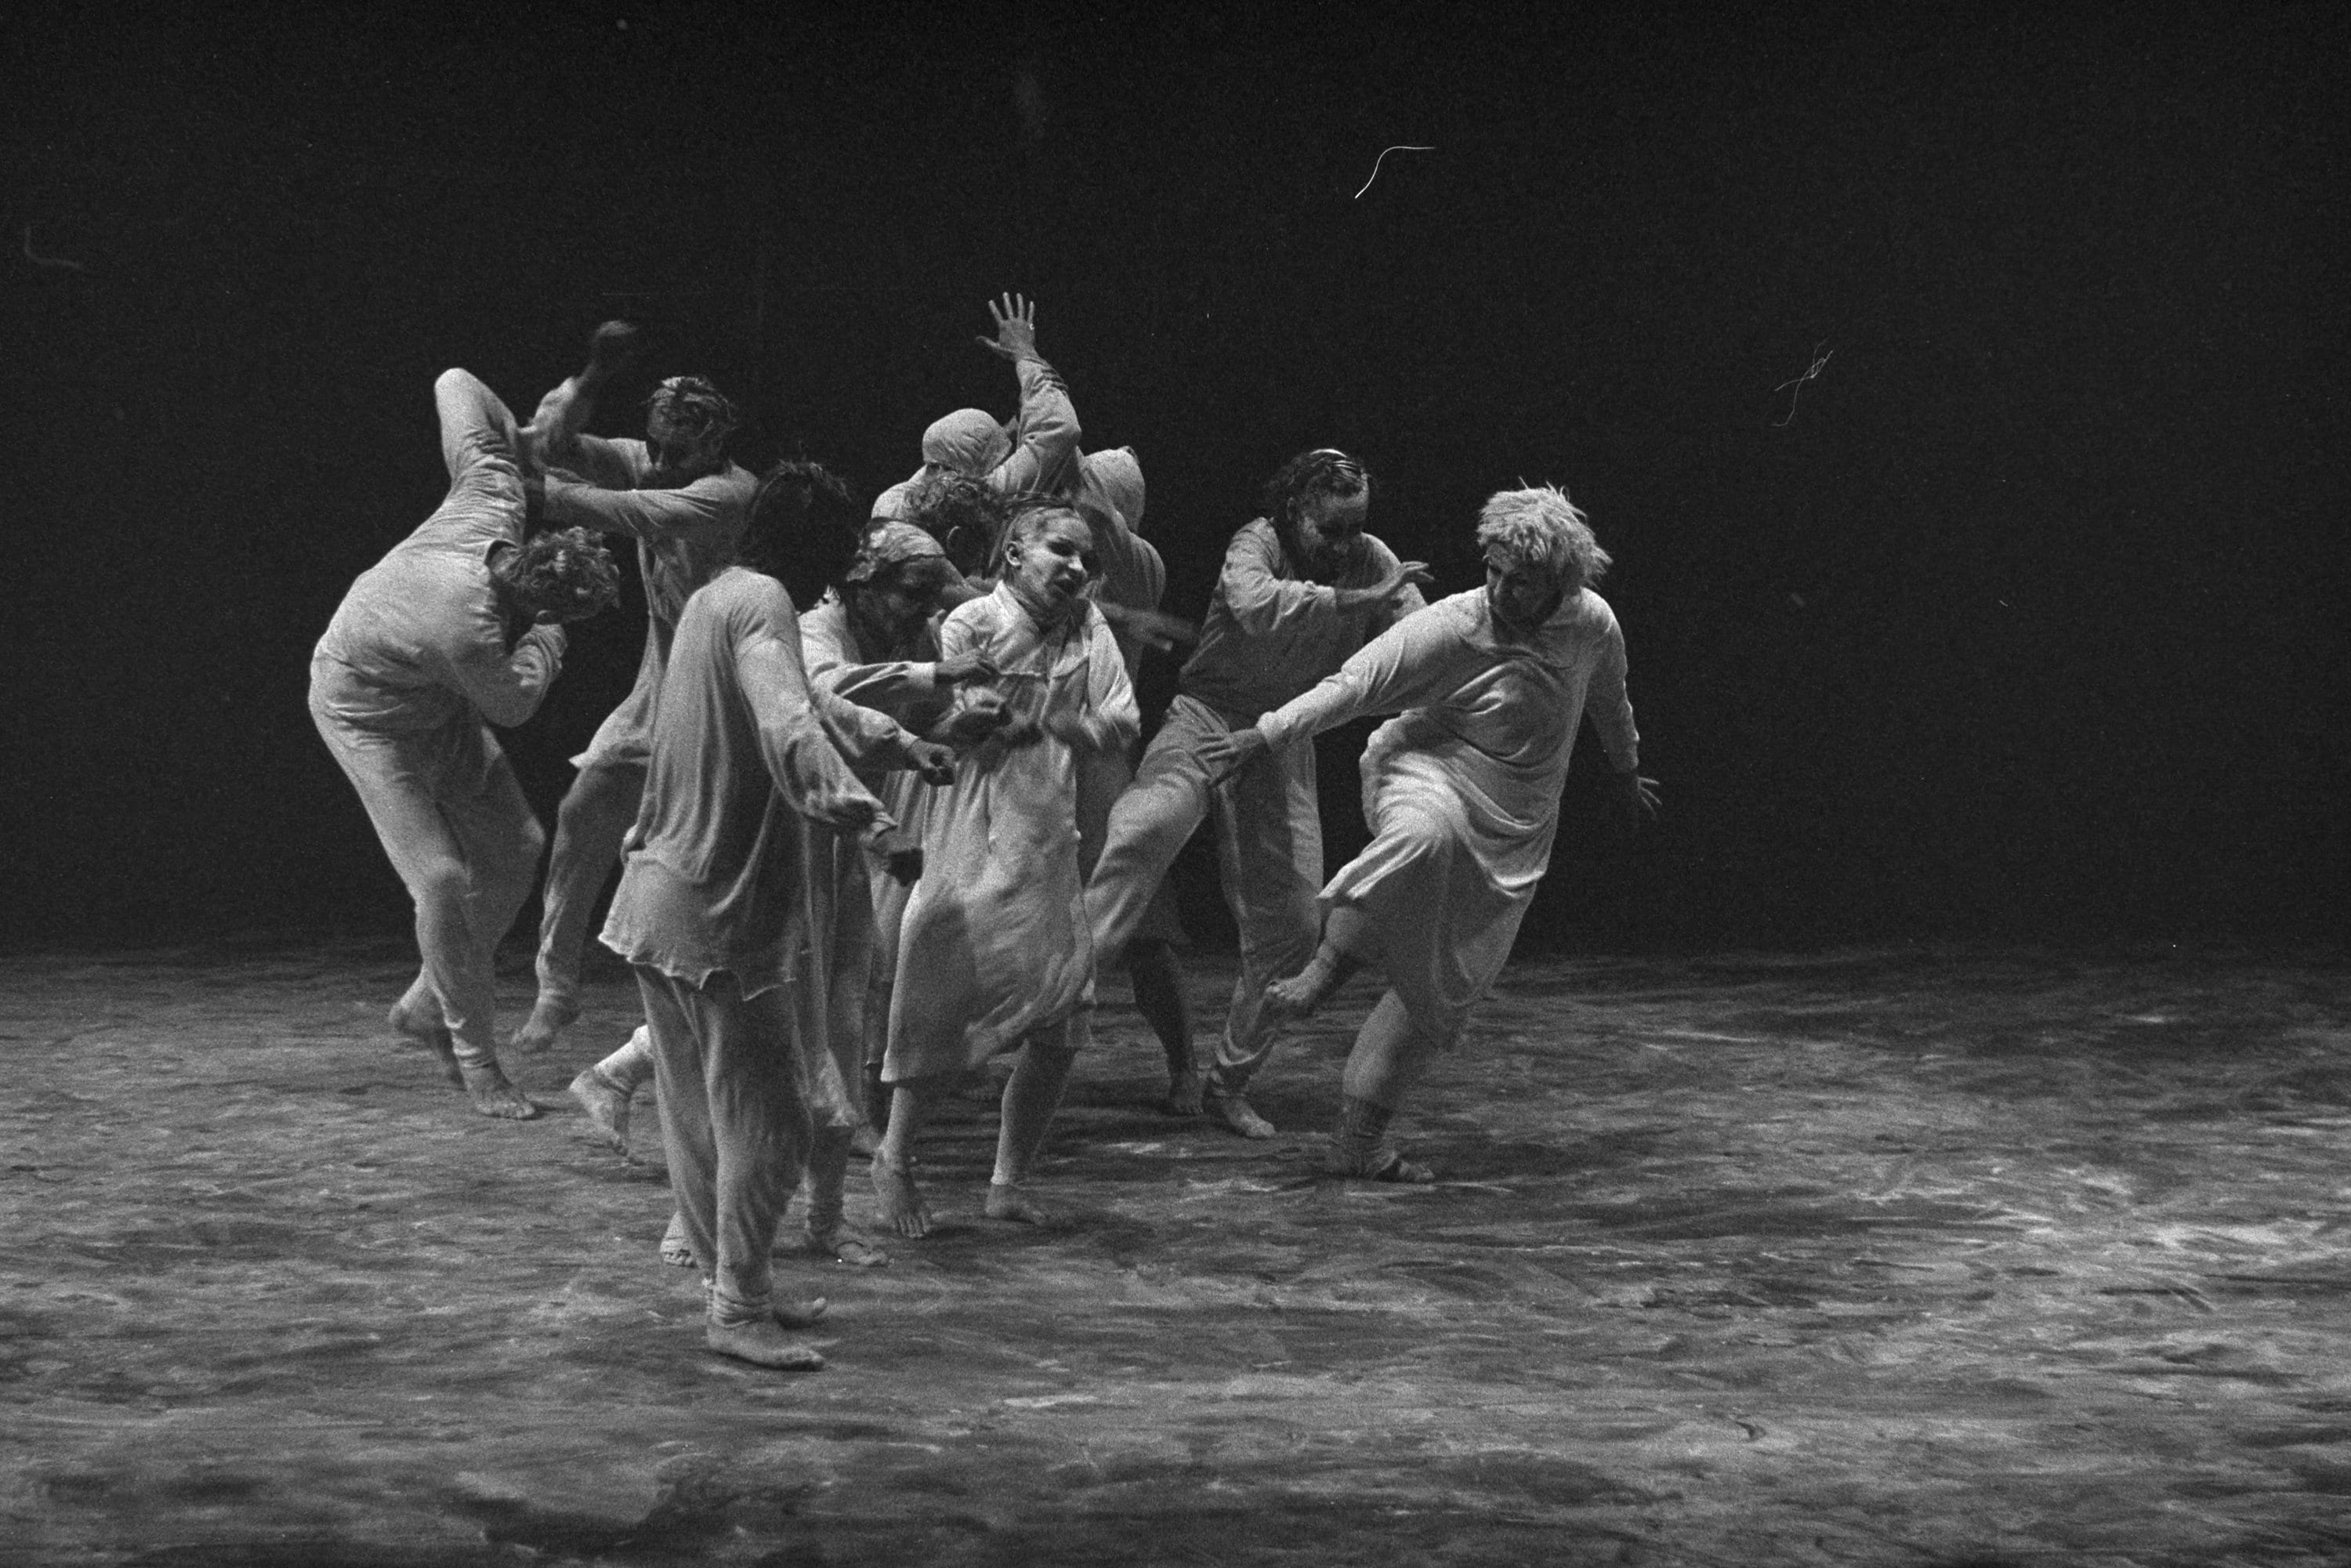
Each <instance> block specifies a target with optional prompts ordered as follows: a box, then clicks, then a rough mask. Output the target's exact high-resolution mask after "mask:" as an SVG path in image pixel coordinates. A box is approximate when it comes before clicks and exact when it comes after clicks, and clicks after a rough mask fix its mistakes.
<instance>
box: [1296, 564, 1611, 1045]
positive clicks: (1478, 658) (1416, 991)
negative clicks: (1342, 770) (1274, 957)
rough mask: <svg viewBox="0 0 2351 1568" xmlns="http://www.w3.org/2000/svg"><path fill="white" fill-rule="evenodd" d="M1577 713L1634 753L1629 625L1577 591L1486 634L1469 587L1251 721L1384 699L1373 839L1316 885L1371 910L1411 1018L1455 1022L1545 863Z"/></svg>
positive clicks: (1332, 716)
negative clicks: (1521, 629)
mask: <svg viewBox="0 0 2351 1568" xmlns="http://www.w3.org/2000/svg"><path fill="white" fill-rule="evenodd" d="M1398 710H1401V711H1400V712H1399V711H1398ZM1586 712H1589V713H1590V714H1591V716H1592V721H1593V728H1595V729H1596V730H1598V732H1599V734H1600V739H1601V744H1602V745H1603V746H1604V747H1606V748H1607V751H1608V755H1609V758H1610V760H1611V761H1613V762H1614V764H1615V766H1616V767H1617V768H1619V769H1623V770H1630V769H1633V768H1637V767H1638V766H1639V763H1640V736H1639V732H1638V731H1637V730H1636V729H1635V727H1634V723H1633V705H1632V703H1631V701H1630V700H1629V699H1628V698H1627V697H1626V696H1625V637H1624V632H1623V631H1622V630H1621V629H1620V628H1619V627H1618V626H1617V624H1616V616H1615V613H1614V612H1613V611H1611V610H1610V609H1609V607H1608V601H1606V600H1604V599H1603V598H1601V597H1600V595H1599V594H1597V593H1594V592H1593V591H1591V590H1590V589H1588V588H1587V589H1583V590H1582V591H1579V592H1577V593H1576V594H1574V595H1573V596H1572V597H1570V598H1569V599H1567V600H1566V601H1563V602H1562V604H1561V605H1560V607H1559V609H1558V611H1557V612H1554V613H1553V614H1552V617H1551V619H1550V620H1548V621H1546V622H1544V623H1543V624H1542V625H1541V627H1539V628H1537V629H1536V631H1535V632H1534V633H1533V634H1532V635H1531V637H1529V638H1527V639H1526V640H1525V641H1523V642H1521V641H1518V640H1515V639H1512V638H1510V637H1507V636H1503V635H1499V634H1498V632H1497V628H1496V626H1495V623H1494V619H1493V612H1492V609H1491V606H1490V605H1489V602H1488V601H1487V597H1486V594H1485V591H1483V590H1478V589H1473V590H1471V591H1469V592H1467V593H1457V594H1454V595H1452V596H1450V597H1449V598H1446V599H1441V600H1439V601H1437V602H1436V603H1435V604H1432V605H1430V606H1428V607H1427V608H1426V609H1425V610H1423V611H1421V612H1419V613H1417V614H1415V615H1410V616H1407V617H1405V619H1404V620H1402V621H1399V622H1396V624H1395V626H1393V627H1391V628H1390V629H1389V630H1388V631H1386V632H1384V633H1382V634H1381V635H1380V636H1379V637H1377V638H1375V639H1374V641H1372V642H1371V643H1367V644H1366V645H1365V646H1364V649H1363V650H1362V651H1361V652H1360V653H1356V654H1355V655H1354V656H1353V657H1352V658H1350V659H1349V660H1348V661H1347V662H1346V663H1345V664H1343V665H1342V666H1341V667H1340V670H1339V672H1338V673H1337V674H1334V675H1332V676H1331V677H1330V678H1329V679H1327V680H1325V681H1323V682H1322V683H1321V684H1320V685H1316V686H1315V687H1314V689H1313V690H1311V691H1310V692H1307V693H1305V694H1303V695H1301V696H1298V697H1296V698H1294V699H1292V700H1291V701H1290V702H1289V703H1286V704H1284V705H1283V706H1281V707H1280V709H1279V710H1277V711H1275V712H1272V713H1269V714H1267V715H1265V716H1263V717H1261V718H1260V719H1259V721H1258V727H1259V729H1261V730H1262V731H1263V732H1264V734H1265V737H1266V738H1267V740H1268V741H1269V742H1270V743H1272V744H1273V745H1275V746H1281V745H1286V744H1288V743H1290V742H1291V741H1294V740H1296V739H1298V738H1300V737H1303V736H1309V735H1313V734H1317V733H1319V732H1320V731H1322V730H1325V729H1330V728H1332V727H1336V726H1338V725H1342V724H1344V723H1346V722H1347V721H1348V720H1350V719H1353V718H1356V717H1359V716H1364V715H1366V714H1376V713H1395V714H1396V716H1395V718H1392V719H1390V720H1389V721H1388V722H1387V723H1386V724H1384V725H1382V726H1381V727H1379V728H1378V729H1377V730H1375V731H1374V732H1373V735H1372V738H1371V742H1370V744H1369V745H1368V746H1366V747H1364V759H1363V764H1362V771H1363V778H1364V815H1365V817H1366V819H1367V820H1368V821H1369V822H1370V825H1371V828H1372V832H1373V838H1372V841H1371V843H1370V844H1368V845H1367V846H1366V847H1365V848H1364V852H1363V853H1362V854H1360V855H1358V856H1356V857H1355V859H1354V860H1353V861H1352V862H1349V863H1348V864H1347V865H1346V866H1344V867H1343V868H1342V869H1341V870H1340V872H1339V873H1338V874H1337V875H1335V876H1333V877H1332V879H1331V881H1330V883H1328V884H1327V885H1326V886H1325V887H1324V888H1323V890H1322V901H1323V903H1324V904H1325V905H1326V906H1327V905H1329V904H1354V905H1356V906H1357V907H1359V908H1362V909H1364V911H1365V912H1366V913H1368V914H1369V915H1371V916H1372V918H1373V919H1374V923H1375V924H1376V925H1377V926H1378V928H1379V932H1380V936H1381V942H1382V947H1383V954H1384V960H1383V961H1384V967H1385V969H1386V972H1387V977H1388V981H1389V984H1390V985H1392V986H1393V987H1394V988H1395V989H1396V991H1397V993H1398V994H1399V996H1401V997H1402V998H1403V1000H1404V1003H1405V1009H1406V1011H1407V1012H1408V1013H1409V1014H1410V1015H1411V1017H1412V1019H1413V1021H1414V1025H1415V1027H1416V1029H1421V1030H1426V1031H1427V1032H1429V1033H1430V1034H1431V1035H1432V1036H1435V1037H1437V1038H1440V1039H1442V1040H1447V1041H1449V1040H1451V1039H1453V1038H1454V1037H1456V1036H1458V1033H1459V1030H1460V1028H1461V1026H1462V1024H1463V1023H1464V1022H1465V1021H1466V1019H1467V1018H1468V1011H1469V1009H1470V1008H1471V1007H1473V1006H1474V1005H1475V1004H1476V1003H1477V1001H1478V1000H1479V998H1481V997H1483V996H1484V995H1485V993H1486V990H1487V989H1488V988H1489V987H1490V986H1491V985H1492V984H1493V981H1494V977H1495V976H1497V975H1498V974H1499V973H1500V971H1501V967H1502V964H1503V962H1504V961H1505V960H1506V959H1507V958H1508V957H1509V956H1510V944H1511V943H1512V941H1513V940H1515V939H1516V937H1517V935H1518V927H1519V922H1520V919H1521V918H1522V917H1523V916H1524V915H1525V912H1526V905H1527V904H1528V903H1529V902H1530V901H1531V899H1532V898H1533V896H1534V889H1535V884H1536V883H1538V882H1539V881H1541V878H1542V874H1543V873H1544V871H1545V870H1546V869H1548V868H1549V866H1550V863H1551V849H1552V841H1553V839H1554V837H1555V835H1556V832H1557V829H1558V824H1559V798H1560V790H1561V789H1562V786H1563V785H1564V784H1565V782H1566V780H1567V768H1568V758H1569V756H1570V754H1571V753H1572V752H1573V750H1574V747H1575V737H1576V731H1577V728H1578V727H1579V726H1580V725H1581V724H1582V723H1583V716H1584V714H1585V713H1586Z"/></svg>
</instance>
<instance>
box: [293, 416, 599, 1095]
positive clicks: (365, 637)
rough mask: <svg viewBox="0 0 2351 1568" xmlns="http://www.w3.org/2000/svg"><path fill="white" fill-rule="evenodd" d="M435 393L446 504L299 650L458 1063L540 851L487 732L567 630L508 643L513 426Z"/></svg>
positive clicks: (514, 504)
mask: <svg viewBox="0 0 2351 1568" xmlns="http://www.w3.org/2000/svg"><path fill="white" fill-rule="evenodd" d="M433 395H434V403H435V405H436V407H437V409H438V411H439V414H440V420H441V453H442V458H443V460H444V463H445V464H446V465H447V466H448V470H449V494H448V498H447V499H446V500H444V501H443V502H442V504H441V506H440V507H439V509H437V510H436V511H434V514H433V515H432V516H431V517H427V518H426V519H425V520H424V522H423V525H422V526H420V527H419V528H417V529H416V531H415V532H414V533H413V534H411V535H409V536H408V538H405V539H402V541H401V542H400V543H399V544H398V545H396V546H394V547H393V548H392V551H391V552H390V553H389V554H387V555H386V556H385V557H384V558H383V559H382V560H381V561H380V562H379V563H377V564H376V565H375V566H374V567H371V569H369V570H367V571H365V572H363V573H361V574H360V577H359V579H358V580H357V581H355V582H353V583H352V584H351V587H350V592H349V593H347V594H345V595H344V596H343V601H342V603H341V605H340V607H339V608H338V609H337V610H336V612H335V617H334V620H333V621H332V622H329V624H328V627H327V632H326V635H325V636H324V637H322V638H320V639H319V645H318V649H317V651H316V652H315V653H313V654H312V656H311V660H310V715H311V717H312V720H313V721H314V722H315V723H316V724H317V725H318V727H319V735H320V737H323V738H324V739H325V741H326V742H327V745H328V747H329V749H330V750H332V752H333V753H334V757H335V760H336V761H337V762H338V763H339V764H340V765H341V767H342V768H343V771H344V773H345V774H346V775H347V776H348V777H349V778H350V780H351V784H352V786H353V788H355V789H357V790H358V791H359V796H360V801H361V802H362V803H363V804H364V805H365V806H366V808H367V812H368V817H369V819H370V821H372V822H373V824H374V826H375V829H376V832H377V834H378V836H380V837H381V839H382V841H383V847H384V852H385V853H386V854H387V855H388V856H389V857H390V858H391V860H392V866H393V869H395V870H396V871H398V872H399V873H400V877H401V880H402V883H405V884H406V885H407V888H408V892H409V896H410V897H411V898H412V899H413V901H414V903H415V906H416V941H417V947H418V949H419V952H420V954H421V956H422V958H423V974H424V977H425V978H426V979H427V981H428V982H429V983H430V984H431V986H432V988H433V991H434V995H435V997H436V998H438V1000H439V1002H440V1006H441V1013H442V1018H443V1020H444V1022H445V1024H446V1025H447V1027H448V1029H449V1030H450V1032H451V1033H452V1034H453V1035H455V1038H456V1044H457V1051H458V1054H459V1055H460V1056H462V1057H464V1058H465V1060H466V1061H471V1062H475V1063H486V1062H490V1061H496V1033H495V1025H494V1019H493V1016H492V1015H493V1012H494V1010H495V1007H496V978H495V974H494V970H493V967H492V962H491V958H492V955H493V954H494V953H495V952H496V947H497V944H498V940H499V938H500V937H502V936H505V935H506V930H507V926H508V925H512V924H513V922H514V917H515V914H516V912H517V910H519V909H520V908H521V906H522V904H523V901H524V900H525V899H527V898H528V897H529V896H530V882H531V876H532V874H533V873H534V872H535V871H536V869H537V867H538V852H539V848H540V846H541V844H542V843H543V842H544V841H545V838H544V834H543V833H542V831H541V830H540V828H539V825H538V819H537V818H536V817H534V816H532V814H531V810H530V807H529V805H528V802H526V801H525V800H524V799H523V793H522V787H521V785H520V784H519V783H518V782H517V780H516V779H515V776H514V769H513V767H512V766H511V765H510V764H509V763H508V762H507V758H506V754H505V753H504V752H503V751H501V750H500V749H499V747H498V743H497V741H496V738H495V737H492V736H491V734H490V731H489V727H488V726H489V725H490V724H497V725H507V726H512V725H517V724H520V723H522V722H523V721H524V720H525V719H527V718H528V717H530V716H532V715H533V714H535V713H537V712H538V706H539V704H540V702H541V701H542V700H543V699H544V698H545V697H546V695H547V692H548V688H549V686H550V685H553V683H554V681H555V677H556V674H557V672H558V671H559V669H560V668H561V665H562V656H563V645H564V636H563V629H562V628H561V627H559V626H533V627H531V628H529V629H528V630H527V631H525V632H523V633H522V635H521V636H520V637H519V638H518V639H517V640H516V641H515V643H513V644H511V645H509V644H508V643H507V636H506V628H505V624H504V622H503V620H502V618H501V616H500V613H499V610H498V601H497V593H496V589H495V588H494V587H493V586H492V583H491V580H490V570H489V558H490V555H491V552H492V551H493V550H495V549H497V548H498V547H501V546H507V545H518V544H520V543H521V542H522V536H523V490H522V476H521V473H520V471H519V470H518V469H517V467H516V466H515V454H516V450H517V437H516V431H515V422H514V415H513V414H512V413H508V412H507V407H506V404H504V403H503V402H499V401H498V398H497V396H496V394H495V393H493V392H491V391H490V389H489V388H488V387H486V386H485V385H483V384H482V382H480V381H478V380H476V379H475V377H474V376H472V375H470V374H468V373H467V372H465V371H446V372H445V373H444V374H443V375H442V377H441V378H440V380H439V381H437V382H434V388H433ZM485 720H487V721H488V722H487V723H485V722H484V721H485Z"/></svg>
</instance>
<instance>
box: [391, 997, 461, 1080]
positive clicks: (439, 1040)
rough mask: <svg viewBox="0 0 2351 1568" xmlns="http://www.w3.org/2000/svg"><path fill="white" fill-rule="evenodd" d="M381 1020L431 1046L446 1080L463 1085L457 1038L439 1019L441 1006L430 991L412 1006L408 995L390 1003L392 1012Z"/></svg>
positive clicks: (396, 1031) (397, 1030) (393, 1030)
mask: <svg viewBox="0 0 2351 1568" xmlns="http://www.w3.org/2000/svg"><path fill="white" fill-rule="evenodd" d="M384 1021H385V1022H386V1023H388V1024H390V1025H392V1032H393V1033H394V1034H398V1035H404V1036H405V1037H407V1038H408V1039H410V1040H415V1041H417V1042H418V1043H419V1044H422V1045H428V1046H431V1047H432V1048H433V1054H434V1055H435V1056H437V1057H439V1058H440V1059H441V1071H442V1072H443V1073H444V1074H445V1075H446V1076H447V1078H448V1080H449V1082H452V1083H454V1084H455V1085H456V1086H457V1087H458V1088H460V1089H463V1088H465V1073H464V1072H462V1071H459V1070H458V1066H457V1040H456V1037H455V1036H454V1035H452V1034H451V1033H450V1032H449V1026H448V1025H446V1024H444V1023H443V1022H442V1021H441V1009H440V1006H439V1004H437V1003H436V1002H434V1000H433V998H432V997H431V995H430V994H428V995H426V996H425V998H423V1001H422V1002H420V1003H418V1004H416V1005H415V1006H413V1007H412V1006H411V1005H410V1004H409V998H406V997H402V998H400V1000H398V1001H396V1002H394V1003H392V1011H390V1012H388V1013H386V1014H385V1015H384Z"/></svg>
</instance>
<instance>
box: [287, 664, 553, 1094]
mask: <svg viewBox="0 0 2351 1568" xmlns="http://www.w3.org/2000/svg"><path fill="white" fill-rule="evenodd" d="M310 717H311V720H312V721H313V722H314V723H315V724H317V726H318V727H319V737H321V738H322V739H324V740H325V741H326V743H327V749H328V750H329V751H330V752H332V753H333V754H334V758H335V760H336V762H338V763H339V764H340V765H341V767H342V769H343V774H344V776H345V777H346V778H348V779H350V781H351V787H352V788H353V789H356V790H358V791H359V797H360V804H361V805H363V806H365V807H366V808H367V814H368V820H369V821H371V822H372V823H374V824H375V831H376V836H377V837H378V838H379V839H381V840H382V841H383V850H384V853H385V854H386V855H387V856H389V857H390V858H391V861H392V870H394V871H396V872H398V873H400V880H401V881H402V883H405V884H406V885H407V888H408V896H409V898H410V899H411V900H412V901H413V903H414V904H415V905H416V947H417V952H418V954H419V955H420V956H421V957H422V958H423V978H424V980H425V983H426V984H427V985H429V986H430V987H431V988H432V989H433V993H434V996H435V997H437V998H439V999H440V1003H441V1016H442V1019H443V1021H444V1022H445V1023H446V1024H447V1025H448V1027H449V1032H450V1034H451V1035H453V1036H454V1037H455V1043H456V1049H457V1056H458V1059H459V1060H460V1061H466V1062H469V1063H472V1064H473V1065H475V1066H484V1065H488V1064H492V1063H495V1062H496V1061H497V1037H496V1028H495V1015H496V1010H497V982H496V970H495V968H494V967H493V960H494V957H495V956H496V952H497V946H498V941H499V939H500V938H501V937H503V936H505V935H506V934H507V927H508V926H510V925H513V924H514V919H515V915H517V913H518V912H519V911H520V910H521V908H522V905H523V901H524V900H525V899H527V898H528V897H529V896H530V884H531V879H532V877H533V876H534V875H535V874H536V873H537V872H538V852H539V850H540V849H541V847H542V846H543V845H544V844H545V843H546V841H547V835H546V833H545V831H543V830H541V828H540V827H539V825H538V818H537V817H535V816H533V815H532V814H531V810H530V804H529V802H528V801H527V800H524V799H523V793H522V786H521V784H520V783H519V782H517V779H516V778H515V771H514V766H513V764H511V763H509V762H508V761H507V757H506V753H505V752H504V751H502V750H500V749H499V747H498V743H497V741H496V738H495V737H492V735H491V734H490V729H489V726H487V725H486V724H485V723H483V722H482V720H481V719H480V717H478V716H475V715H474V714H473V713H471V712H468V713H467V714H465V716H463V717H461V718H459V719H457V720H455V721H454V722H452V723H449V724H445V725H443V726H441V727H439V728H437V729H427V730H372V729H363V728H361V727H359V726H357V725H354V724H350V723H348V722H347V721H345V720H342V719H340V718H337V717H335V716H332V715H331V714H328V713H324V712H322V711H320V710H319V707H318V706H315V705H314V706H312V707H311V710H310Z"/></svg>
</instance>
